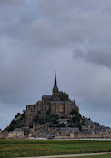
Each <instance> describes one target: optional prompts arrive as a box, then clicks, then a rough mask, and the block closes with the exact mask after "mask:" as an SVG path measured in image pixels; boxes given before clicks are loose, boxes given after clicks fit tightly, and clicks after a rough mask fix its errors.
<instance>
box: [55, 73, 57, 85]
mask: <svg viewBox="0 0 111 158" xmlns="http://www.w3.org/2000/svg"><path fill="white" fill-rule="evenodd" d="M55 85H57V80H56V71H55Z"/></svg>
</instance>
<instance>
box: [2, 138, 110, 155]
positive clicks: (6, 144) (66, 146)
mask: <svg viewBox="0 0 111 158" xmlns="http://www.w3.org/2000/svg"><path fill="white" fill-rule="evenodd" d="M98 152H111V141H95V140H94V141H93V140H0V158H10V157H30V156H48V155H64V154H79V153H98ZM101 157H102V156H101ZM110 157H111V155H110ZM95 158H96V157H95ZM106 158H109V157H106Z"/></svg>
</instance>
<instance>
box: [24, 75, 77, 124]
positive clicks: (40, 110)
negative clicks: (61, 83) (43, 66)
mask: <svg viewBox="0 0 111 158" xmlns="http://www.w3.org/2000/svg"><path fill="white" fill-rule="evenodd" d="M73 109H76V110H77V111H79V108H78V106H77V105H76V104H75V101H72V100H70V99H69V96H68V95H67V94H66V93H64V92H62V91H59V89H58V87H57V81H56V74H55V82H54V87H53V89H52V95H43V96H42V100H40V101H38V102H36V104H35V105H26V126H29V125H30V124H31V123H32V122H33V120H34V119H36V117H41V118H43V119H45V117H46V114H47V113H50V114H54V115H58V116H61V117H66V116H69V115H70V113H71V111H72V110H73Z"/></svg>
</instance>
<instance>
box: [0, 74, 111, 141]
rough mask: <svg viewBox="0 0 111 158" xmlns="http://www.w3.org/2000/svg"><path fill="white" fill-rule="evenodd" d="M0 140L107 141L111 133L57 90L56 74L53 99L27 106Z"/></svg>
mask: <svg viewBox="0 0 111 158" xmlns="http://www.w3.org/2000/svg"><path fill="white" fill-rule="evenodd" d="M0 137H1V138H18V139H21V138H30V137H35V138H38V137H39V138H41V137H44V138H56V139H57V138H58V139H62V138H65V139H69V138H110V137H111V129H110V128H109V127H105V126H104V125H100V124H99V123H97V122H93V121H92V120H91V119H90V118H86V117H85V116H82V115H81V114H80V112H79V107H78V106H77V105H76V101H75V100H71V99H69V96H68V94H66V93H64V92H62V91H60V90H59V88H58V86H57V79H56V74H55V80H54V86H53V88H52V95H43V96H42V99H41V100H39V101H37V102H36V103H35V104H33V105H26V109H25V110H23V113H22V114H20V113H17V114H16V115H15V118H14V119H13V120H12V121H11V123H10V125H9V126H8V127H6V128H5V130H4V131H2V132H0Z"/></svg>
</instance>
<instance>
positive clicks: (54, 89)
mask: <svg viewBox="0 0 111 158" xmlns="http://www.w3.org/2000/svg"><path fill="white" fill-rule="evenodd" d="M58 92H59V89H58V87H57V80H56V73H55V81H54V87H53V90H52V93H53V95H54V94H57V93H58Z"/></svg>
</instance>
